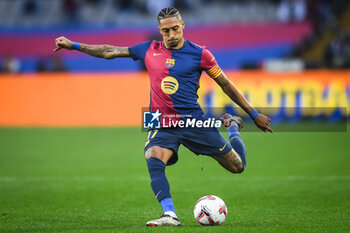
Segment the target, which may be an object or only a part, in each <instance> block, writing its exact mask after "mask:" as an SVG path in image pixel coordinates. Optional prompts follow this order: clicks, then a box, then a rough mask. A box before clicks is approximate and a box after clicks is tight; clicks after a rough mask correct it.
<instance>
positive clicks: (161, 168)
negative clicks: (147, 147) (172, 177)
mask: <svg viewBox="0 0 350 233" xmlns="http://www.w3.org/2000/svg"><path fill="white" fill-rule="evenodd" d="M147 167H148V171H149V174H150V177H151V187H152V190H153V193H154V195H155V196H156V198H157V200H158V201H159V202H160V204H161V206H162V208H163V211H164V212H167V211H172V212H174V213H175V208H174V203H173V200H172V199H171V195H170V186H169V182H168V180H167V178H166V176H165V167H166V165H165V164H164V163H163V161H161V160H159V159H157V158H150V159H148V160H147Z"/></svg>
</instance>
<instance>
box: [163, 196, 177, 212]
mask: <svg viewBox="0 0 350 233" xmlns="http://www.w3.org/2000/svg"><path fill="white" fill-rule="evenodd" d="M160 204H161V206H162V209H163V211H164V213H165V212H169V211H171V212H174V213H175V208H174V203H173V199H171V197H168V198H165V199H163V200H161V201H160Z"/></svg>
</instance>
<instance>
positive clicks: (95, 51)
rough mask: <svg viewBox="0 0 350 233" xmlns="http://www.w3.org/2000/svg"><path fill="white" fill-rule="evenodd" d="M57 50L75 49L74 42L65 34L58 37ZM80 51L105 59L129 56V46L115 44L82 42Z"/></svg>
mask: <svg viewBox="0 0 350 233" xmlns="http://www.w3.org/2000/svg"><path fill="white" fill-rule="evenodd" d="M55 42H56V46H57V47H56V48H55V50H54V51H55V52H56V51H58V50H60V49H62V48H64V49H68V50H72V49H73V43H72V41H70V40H69V39H67V38H66V37H64V36H61V37H58V38H57V39H56V40H55ZM80 51H81V52H83V53H86V54H89V55H91V56H94V57H101V58H105V59H113V58H116V57H129V56H130V55H129V49H128V47H117V46H113V45H88V44H83V43H81V44H80Z"/></svg>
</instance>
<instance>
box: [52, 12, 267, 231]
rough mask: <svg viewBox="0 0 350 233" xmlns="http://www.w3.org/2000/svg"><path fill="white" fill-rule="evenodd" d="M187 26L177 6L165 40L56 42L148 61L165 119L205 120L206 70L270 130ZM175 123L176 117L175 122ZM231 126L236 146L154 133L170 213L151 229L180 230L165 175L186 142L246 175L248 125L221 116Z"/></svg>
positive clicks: (155, 186) (171, 130) (179, 132)
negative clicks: (202, 81)
mask: <svg viewBox="0 0 350 233" xmlns="http://www.w3.org/2000/svg"><path fill="white" fill-rule="evenodd" d="M184 28H185V22H184V21H182V18H181V15H180V13H179V11H178V10H177V9H175V8H164V9H163V10H161V11H160V12H159V14H158V29H159V32H160V33H161V35H162V36H163V41H148V42H144V43H141V44H137V45H135V46H133V47H116V46H111V45H88V44H83V43H77V42H72V41H70V40H68V39H67V38H65V37H59V38H57V39H56V46H57V48H56V49H55V50H54V51H58V50H60V49H62V48H65V49H68V50H72V49H75V50H78V51H81V52H83V53H87V54H89V55H92V56H95V57H101V58H106V59H113V58H117V57H131V58H133V59H134V60H137V59H139V60H141V61H143V62H144V64H145V66H146V68H147V71H148V74H149V78H150V83H151V100H150V101H151V104H150V111H157V110H161V112H162V114H163V115H164V116H166V115H167V116H170V117H171V116H173V117H174V118H176V119H175V120H179V118H178V116H187V117H188V116H192V117H193V118H196V119H199V118H201V117H202V116H203V111H202V109H201V107H200V105H199V104H198V102H197V99H198V96H197V90H198V88H199V78H200V76H201V72H202V71H205V72H206V73H207V74H208V75H209V76H210V77H211V78H213V79H214V80H215V81H216V82H217V84H218V85H219V86H220V87H221V88H222V90H223V91H224V92H225V93H226V94H227V95H228V96H229V97H230V98H231V99H232V101H233V102H235V103H236V104H238V105H239V106H240V107H241V108H242V109H243V110H244V111H245V112H246V113H248V114H249V115H250V117H251V118H252V119H253V120H254V123H255V124H256V126H257V127H259V128H260V129H261V130H263V131H264V132H266V131H270V132H273V130H272V129H271V128H270V122H271V120H270V119H269V118H268V117H267V116H265V115H263V114H259V113H258V112H257V111H256V110H254V109H253V107H252V106H251V105H250V104H249V103H248V102H247V100H246V99H245V98H244V96H243V95H242V94H241V93H240V91H239V90H238V89H237V88H236V87H235V86H234V84H233V83H232V82H231V81H229V80H228V79H227V77H226V75H225V74H224V72H223V71H222V70H221V69H220V67H219V66H218V64H217V62H216V60H215V58H214V56H213V55H212V54H211V53H210V52H209V51H208V50H207V49H206V48H205V47H204V46H203V47H202V46H199V45H196V44H194V43H192V42H190V41H188V40H185V39H184V37H183V30H184ZM170 120H173V119H170ZM221 120H222V122H223V123H224V125H225V126H226V127H227V130H228V134H229V139H230V142H228V141H227V140H226V139H225V138H224V137H223V136H222V135H221V134H220V133H219V131H218V130H217V129H216V128H210V129H204V128H196V127H188V128H180V127H168V128H165V127H162V128H160V129H157V130H150V131H149V132H148V140H147V142H146V146H145V158H146V160H147V167H148V171H149V174H150V178H151V187H152V190H153V192H154V195H155V196H156V198H157V200H158V201H159V202H160V204H161V206H162V209H163V211H164V214H163V215H162V216H160V217H159V218H158V219H155V220H151V221H148V222H147V226H180V225H181V224H180V221H179V220H178V218H177V216H176V213H175V208H174V204H173V200H172V198H171V195H170V186H169V183H168V180H167V178H166V176H165V167H166V166H167V165H172V164H175V163H176V161H177V159H178V155H177V152H178V148H179V146H180V144H182V145H184V146H186V147H187V148H188V149H190V150H191V151H192V152H194V153H195V154H197V155H199V154H202V155H208V156H210V157H212V158H214V159H215V160H217V161H218V163H219V164H220V165H221V166H222V167H224V168H225V169H227V170H228V171H230V172H232V173H241V172H243V170H244V168H245V165H246V149H245V146H244V144H243V141H242V139H241V137H240V134H239V130H240V129H241V128H242V127H243V121H242V119H241V118H240V117H237V116H231V115H229V114H225V115H224V116H222V118H221Z"/></svg>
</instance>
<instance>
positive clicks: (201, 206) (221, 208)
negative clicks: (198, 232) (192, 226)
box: [193, 195, 227, 226]
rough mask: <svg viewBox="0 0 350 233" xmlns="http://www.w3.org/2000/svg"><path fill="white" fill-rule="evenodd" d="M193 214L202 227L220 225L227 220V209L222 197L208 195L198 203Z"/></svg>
mask: <svg viewBox="0 0 350 233" xmlns="http://www.w3.org/2000/svg"><path fill="white" fill-rule="evenodd" d="M193 213H194V218H195V219H196V220H197V222H198V223H199V224H201V225H205V226H213V225H220V224H222V223H223V222H224V221H225V219H226V215H227V207H226V205H225V202H224V201H223V200H222V199H221V198H220V197H217V196H214V195H207V196H204V197H201V198H200V199H199V200H198V201H197V203H196V205H195V206H194V209H193Z"/></svg>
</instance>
